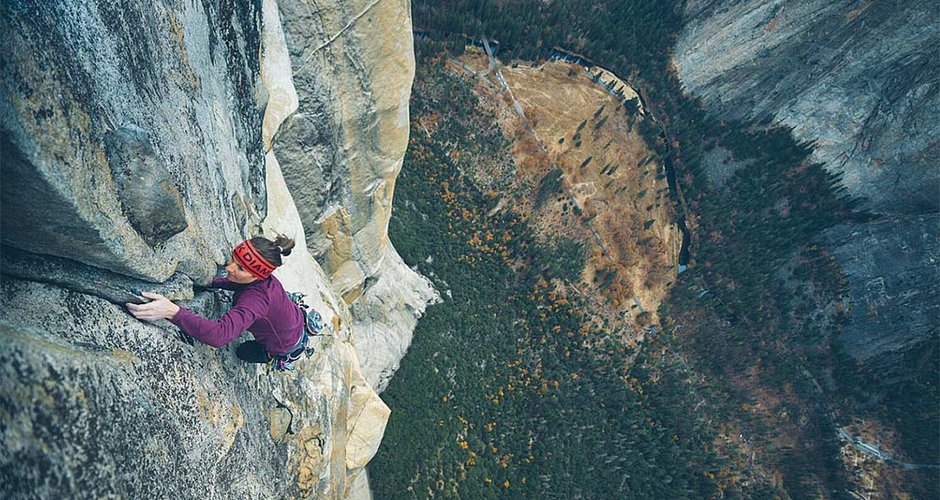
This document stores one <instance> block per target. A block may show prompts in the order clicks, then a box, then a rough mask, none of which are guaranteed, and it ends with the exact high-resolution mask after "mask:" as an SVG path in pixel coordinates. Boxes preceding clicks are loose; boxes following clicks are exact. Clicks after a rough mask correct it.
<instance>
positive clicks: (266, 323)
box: [125, 235, 319, 370]
mask: <svg viewBox="0 0 940 500" xmlns="http://www.w3.org/2000/svg"><path fill="white" fill-rule="evenodd" d="M293 247H294V241H293V240H292V239H290V238H288V237H286V236H282V235H278V236H277V237H276V238H275V240H274V241H271V240H268V239H267V238H264V237H254V238H251V239H248V240H245V241H243V242H241V243H239V244H238V245H236V246H235V249H234V250H232V258H231V259H230V260H229V262H228V264H227V265H226V266H225V271H226V273H227V274H226V275H225V276H223V277H219V278H215V279H213V280H212V284H211V285H210V287H211V288H222V289H225V290H232V291H234V292H235V296H234V300H233V304H232V308H231V309H230V310H229V311H228V312H226V313H225V314H223V315H222V317H221V318H219V320H218V321H212V320H209V319H206V318H203V317H201V316H199V315H198V314H195V313H193V312H192V311H190V310H188V309H186V308H185V307H180V306H178V305H176V304H174V303H173V302H171V301H170V299H168V298H166V297H164V296H163V295H160V294H158V293H152V292H143V293H142V295H143V296H144V297H146V298H148V299H151V300H150V302H148V303H146V304H125V305H126V306H127V309H128V310H129V311H130V312H131V314H133V315H134V317H136V318H137V319H141V320H144V321H157V320H160V319H167V320H170V322H171V323H173V324H174V325H176V326H178V327H179V328H180V330H182V331H183V332H184V333H186V334H187V335H189V336H191V337H193V338H195V339H197V340H199V341H202V342H204V343H206V344H209V345H211V346H212V347H216V348H219V347H222V346H224V345H226V344H228V343H229V342H231V341H232V340H234V339H235V338H236V337H238V336H239V335H241V333H242V332H244V331H245V330H247V331H249V332H251V333H252V334H253V335H254V337H255V340H250V341H247V342H244V343H242V344H241V345H239V346H238V348H237V349H236V350H235V355H236V356H238V358H239V359H242V360H244V361H247V362H249V363H271V365H272V366H273V367H275V368H277V369H280V370H284V369H293V366H292V365H291V362H293V361H296V360H297V359H299V358H300V357H301V356H302V355H303V354H304V353H305V351H306V344H307V340H308V337H309V335H315V334H316V333H317V332H314V331H312V330H311V328H310V327H309V326H308V325H309V324H310V323H311V321H308V319H313V318H308V317H307V312H306V311H304V309H302V308H301V307H300V305H298V303H297V302H296V301H295V300H292V298H291V297H290V296H289V295H288V294H287V293H286V292H285V291H284V287H283V286H282V285H281V282H280V281H278V279H277V278H276V277H274V276H272V275H271V273H272V272H274V270H275V269H276V268H277V267H278V266H280V265H281V257H282V256H284V257H286V256H288V255H290V253H291V249H292V248H293ZM310 314H311V315H316V316H317V317H316V320H317V321H313V323H317V322H318V320H319V314H317V313H316V312H315V311H311V313H310Z"/></svg>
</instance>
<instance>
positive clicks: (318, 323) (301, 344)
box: [268, 292, 326, 372]
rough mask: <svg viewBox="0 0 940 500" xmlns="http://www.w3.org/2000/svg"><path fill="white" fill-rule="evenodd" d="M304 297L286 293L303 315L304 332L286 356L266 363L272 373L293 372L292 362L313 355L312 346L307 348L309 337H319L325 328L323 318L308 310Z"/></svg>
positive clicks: (298, 293)
mask: <svg viewBox="0 0 940 500" xmlns="http://www.w3.org/2000/svg"><path fill="white" fill-rule="evenodd" d="M304 297H306V295H304V294H302V293H300V292H287V298H289V299H290V300H291V302H293V303H295V304H297V306H298V307H300V312H302V313H303V315H304V332H303V335H301V336H300V341H298V342H297V345H296V346H295V347H294V349H293V350H292V351H291V352H289V353H287V354H278V355H276V356H271V360H270V361H268V367H269V368H270V369H271V370H274V371H279V372H280V371H294V362H295V361H297V360H299V359H300V358H302V357H304V356H307V357H310V356H312V355H313V353H314V351H315V349H314V348H313V346H309V347H308V345H307V344H308V341H309V340H310V337H316V336H318V335H320V333H321V332H322V331H323V327H324V326H326V325H325V323H324V322H323V317H322V316H320V313H318V312H317V311H315V310H313V309H310V306H308V305H307V304H305V303H304Z"/></svg>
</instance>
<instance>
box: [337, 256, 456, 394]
mask: <svg viewBox="0 0 940 500" xmlns="http://www.w3.org/2000/svg"><path fill="white" fill-rule="evenodd" d="M386 253H387V254H386V257H385V260H384V262H383V264H382V268H381V269H380V271H379V273H378V274H377V276H376V277H375V278H373V279H372V280H371V281H372V282H371V284H369V286H368V287H367V288H366V292H365V294H364V295H363V296H362V297H361V298H360V299H359V300H358V301H356V303H355V304H353V305H352V308H351V309H352V316H353V341H354V342H355V343H356V348H357V349H359V351H360V352H363V353H369V355H368V356H364V357H363V358H362V372H363V375H364V376H365V378H366V380H367V381H368V382H369V385H370V386H371V387H373V388H374V389H375V390H376V391H378V392H382V391H384V390H385V388H386V387H388V383H389V381H390V380H391V379H392V375H394V374H395V371H396V370H398V364H399V362H400V361H401V359H402V358H403V357H404V356H405V352H407V351H408V347H409V346H410V345H411V336H412V332H414V329H415V326H416V325H417V323H418V318H420V317H421V316H422V315H423V314H424V310H425V308H426V307H427V306H428V305H431V304H435V303H438V302H440V301H441V297H440V295H439V294H438V293H437V291H436V290H435V289H434V286H433V285H432V284H431V282H430V281H429V280H428V279H427V278H425V277H424V276H421V275H420V274H418V273H416V272H415V271H413V270H412V269H411V268H409V267H408V265H407V264H405V262H404V261H403V260H402V259H401V257H400V256H399V255H398V252H396V251H395V247H393V246H392V245H391V244H389V245H388V248H387V249H386Z"/></svg>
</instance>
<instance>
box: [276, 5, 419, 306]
mask: <svg viewBox="0 0 940 500" xmlns="http://www.w3.org/2000/svg"><path fill="white" fill-rule="evenodd" d="M278 5H279V7H280V9H281V12H282V13H283V18H284V19H285V23H284V27H285V34H286V39H287V47H288V49H289V51H290V56H291V62H292V64H293V70H294V84H295V85H296V87H297V91H298V94H299V95H300V103H299V109H298V110H297V112H296V113H295V114H293V115H292V116H291V117H289V118H288V119H287V121H286V122H285V123H284V125H283V127H282V129H281V131H280V133H279V137H278V144H279V149H280V152H279V155H278V156H279V158H280V159H281V164H282V165H283V168H284V176H285V178H286V179H287V183H288V186H290V189H291V192H292V193H294V196H295V199H296V200H297V207H298V209H299V210H300V214H301V217H302V219H303V223H304V228H305V231H306V232H307V236H308V238H307V239H308V241H311V251H312V252H313V254H314V255H315V256H316V258H317V260H318V261H319V262H320V263H321V264H322V265H323V269H324V270H325V271H326V272H327V274H328V275H329V276H330V277H331V278H332V281H333V283H334V286H335V287H336V289H337V291H338V292H339V293H340V294H342V295H343V297H344V298H345V299H346V300H347V302H349V303H351V302H352V301H354V300H355V299H356V298H358V297H359V296H360V295H362V293H363V291H364V290H365V288H367V286H368V284H369V282H368V281H367V280H368V279H369V278H370V277H371V276H373V275H375V274H376V273H377V272H378V270H379V268H380V267H381V266H382V264H383V261H384V258H385V254H386V247H387V246H388V237H387V233H388V220H389V217H390V216H391V210H392V192H393V190H394V187H395V177H396V176H397V175H398V172H399V170H400V169H401V164H402V159H403V157H404V153H405V148H406V147H407V145H408V98H409V97H410V95H411V82H412V80H413V79H414V64H415V63H414V50H413V45H412V42H413V41H412V32H411V3H410V2H409V1H407V0H382V1H379V0H368V1H344V2H330V3H328V4H325V5H317V6H316V8H314V7H313V6H311V4H310V3H309V2H302V1H297V0H282V1H281V2H279V4H278ZM323 124H329V125H328V126H323Z"/></svg>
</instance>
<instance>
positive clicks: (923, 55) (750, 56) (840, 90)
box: [674, 0, 940, 213]
mask: <svg viewBox="0 0 940 500" xmlns="http://www.w3.org/2000/svg"><path fill="white" fill-rule="evenodd" d="M685 17H686V27H685V28H684V30H683V31H682V32H681V33H680V35H679V38H678V41H677V44H676V48H675V55H674V61H675V65H676V68H677V70H678V72H679V76H680V78H681V80H682V83H683V85H684V87H685V89H686V90H687V91H688V92H690V93H692V94H694V95H697V96H701V97H702V98H703V100H704V102H705V105H706V107H707V108H708V109H709V110H711V111H713V112H715V113H716V114H718V115H720V116H723V117H730V118H739V119H741V118H748V119H754V120H762V119H771V120H772V121H774V122H776V123H780V124H784V125H787V126H790V127H793V132H794V135H795V136H796V137H797V138H798V139H800V140H804V141H815V143H816V145H817V148H816V158H817V159H818V160H819V161H822V162H824V163H825V164H826V165H827V168H829V169H831V170H833V171H837V172H841V173H843V182H844V184H845V186H846V187H847V188H848V190H849V192H850V193H851V194H852V195H854V196H857V197H863V198H867V199H868V200H869V203H868V207H869V208H870V209H872V210H874V211H876V212H879V213H925V212H936V211H938V210H940V197H938V196H937V193H938V192H940V169H937V161H938V158H940V141H938V140H937V137H938V136H940V121H938V120H937V116H940V80H938V79H937V70H938V60H940V27H938V23H940V14H938V13H937V9H936V4H934V3H933V2H929V1H924V0H916V1H910V2H905V1H899V0H893V1H886V2H871V1H859V0H838V1H835V2H819V1H810V2H805V1H803V2H800V1H793V0H772V1H763V0H761V1H758V0H692V1H689V2H688V3H687V4H686V11H685Z"/></svg>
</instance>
